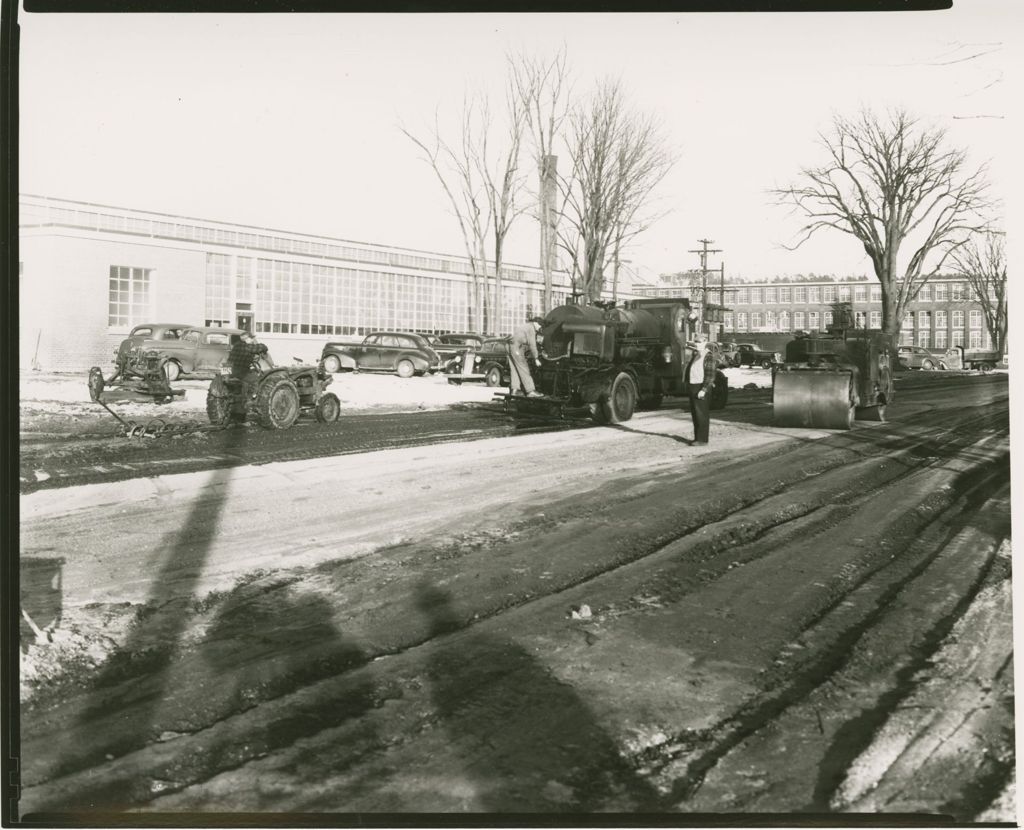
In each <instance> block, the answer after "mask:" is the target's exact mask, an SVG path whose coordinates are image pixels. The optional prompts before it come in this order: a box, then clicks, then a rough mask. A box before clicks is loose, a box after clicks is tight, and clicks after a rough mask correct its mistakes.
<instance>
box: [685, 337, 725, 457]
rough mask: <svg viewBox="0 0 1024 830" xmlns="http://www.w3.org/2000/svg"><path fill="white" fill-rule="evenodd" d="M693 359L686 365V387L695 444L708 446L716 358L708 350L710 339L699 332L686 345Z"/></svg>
mask: <svg viewBox="0 0 1024 830" xmlns="http://www.w3.org/2000/svg"><path fill="white" fill-rule="evenodd" d="M686 345H687V346H688V347H689V348H690V349H692V350H693V357H691V358H690V362H689V363H687V364H686V376H685V380H686V386H687V391H688V394H689V397H690V417H691V418H692V419H693V443H694V444H706V443H707V442H708V432H709V430H710V427H711V389H712V387H713V386H714V385H715V370H716V368H717V367H716V366H715V356H714V354H712V353H711V350H710V349H709V348H708V339H707V337H706V336H705V335H703V334H701V333H700V332H697V333H696V334H694V336H693V340H691V341H689V342H687V344H686Z"/></svg>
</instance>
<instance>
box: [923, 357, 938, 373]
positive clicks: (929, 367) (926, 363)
mask: <svg viewBox="0 0 1024 830" xmlns="http://www.w3.org/2000/svg"><path fill="white" fill-rule="evenodd" d="M921 368H922V369H924V370H925V371H926V372H930V371H931V370H932V369H934V368H935V364H934V363H932V362H931V361H930V360H927V359H925V360H922V361H921Z"/></svg>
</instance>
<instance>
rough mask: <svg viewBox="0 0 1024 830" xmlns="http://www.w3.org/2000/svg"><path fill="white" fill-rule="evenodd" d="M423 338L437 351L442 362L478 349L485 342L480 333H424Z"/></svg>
mask: <svg viewBox="0 0 1024 830" xmlns="http://www.w3.org/2000/svg"><path fill="white" fill-rule="evenodd" d="M423 338H424V339H425V340H426V341H427V342H428V343H429V344H430V348H432V349H433V350H434V351H435V352H437V354H438V356H439V357H440V358H441V363H442V364H445V363H447V362H448V361H449V360H451V359H452V358H453V357H459V356H460V355H463V354H465V353H466V352H468V351H476V350H478V349H479V348H480V346H481V345H482V344H483V342H484V338H483V337H481V336H480V335H478V334H424V335H423Z"/></svg>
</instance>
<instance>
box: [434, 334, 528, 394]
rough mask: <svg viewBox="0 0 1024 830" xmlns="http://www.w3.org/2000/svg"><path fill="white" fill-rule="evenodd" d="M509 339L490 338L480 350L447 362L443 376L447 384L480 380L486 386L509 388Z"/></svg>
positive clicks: (510, 377)
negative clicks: (444, 375)
mask: <svg viewBox="0 0 1024 830" xmlns="http://www.w3.org/2000/svg"><path fill="white" fill-rule="evenodd" d="M511 340H512V338H511V337H492V338H489V339H487V340H484V341H483V342H482V343H481V344H480V348H479V349H478V350H476V351H473V352H467V353H466V354H465V355H460V356H459V357H455V358H453V359H451V360H450V361H448V363H447V365H446V366H445V370H444V371H445V374H447V375H448V382H449V383H455V384H458V383H462V382H463V381H478V380H482V381H483V382H484V383H485V384H487V385H488V386H509V385H510V384H511V382H512V374H511V370H510V369H509V365H508V344H509V343H510V342H511Z"/></svg>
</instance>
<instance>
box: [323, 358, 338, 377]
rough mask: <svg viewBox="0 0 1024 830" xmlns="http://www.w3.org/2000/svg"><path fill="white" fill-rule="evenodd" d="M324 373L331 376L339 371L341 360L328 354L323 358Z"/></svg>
mask: <svg viewBox="0 0 1024 830" xmlns="http://www.w3.org/2000/svg"><path fill="white" fill-rule="evenodd" d="M324 371H325V372H328V373H329V374H332V375H333V374H336V373H338V372H340V371H341V360H339V359H338V356H337V355H333V354H329V355H327V357H325V358H324Z"/></svg>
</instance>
